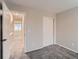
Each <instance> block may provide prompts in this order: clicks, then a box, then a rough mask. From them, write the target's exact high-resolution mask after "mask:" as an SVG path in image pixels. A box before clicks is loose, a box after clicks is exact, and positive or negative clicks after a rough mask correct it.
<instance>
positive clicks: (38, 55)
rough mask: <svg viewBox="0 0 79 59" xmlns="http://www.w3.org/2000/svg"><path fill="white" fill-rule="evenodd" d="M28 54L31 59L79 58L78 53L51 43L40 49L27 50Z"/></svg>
mask: <svg viewBox="0 0 79 59" xmlns="http://www.w3.org/2000/svg"><path fill="white" fill-rule="evenodd" d="M26 54H27V55H28V56H29V57H30V59H78V53H75V52H73V51H70V50H68V49H66V48H63V47H61V46H59V45H50V46H47V47H44V48H42V49H39V50H35V51H31V52H27V53H26ZM26 59H27V58H26Z"/></svg>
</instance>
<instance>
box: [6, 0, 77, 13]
mask: <svg viewBox="0 0 79 59" xmlns="http://www.w3.org/2000/svg"><path fill="white" fill-rule="evenodd" d="M7 1H8V2H11V3H15V4H18V5H22V6H26V7H31V8H35V9H39V10H43V11H48V12H52V13H58V12H61V11H64V10H67V9H70V8H73V7H76V6H77V4H78V1H77V0H7Z"/></svg>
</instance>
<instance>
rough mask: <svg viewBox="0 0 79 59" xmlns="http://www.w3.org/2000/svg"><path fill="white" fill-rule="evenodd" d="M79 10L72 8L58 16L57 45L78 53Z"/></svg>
mask: <svg viewBox="0 0 79 59" xmlns="http://www.w3.org/2000/svg"><path fill="white" fill-rule="evenodd" d="M77 13H78V10H77V7H76V8H72V9H70V10H67V11H64V12H61V13H59V14H57V15H56V43H57V44H59V45H62V46H64V47H65V48H68V49H70V50H73V51H75V52H78V37H77V36H78V30H77V29H78V27H77V25H78V14H77Z"/></svg>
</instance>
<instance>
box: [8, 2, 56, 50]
mask: <svg viewBox="0 0 79 59" xmlns="http://www.w3.org/2000/svg"><path fill="white" fill-rule="evenodd" d="M7 5H8V7H9V8H10V9H11V10H17V11H21V12H24V13H25V14H26V15H25V51H32V50H36V49H40V48H42V47H44V45H43V17H44V16H46V17H52V18H53V17H55V16H53V15H52V14H51V13H47V12H44V11H40V10H35V9H31V8H25V7H22V6H20V5H19V6H18V5H16V4H15V5H14V4H10V5H9V3H8V4H7ZM52 31H53V30H52ZM52 41H53V39H52Z"/></svg>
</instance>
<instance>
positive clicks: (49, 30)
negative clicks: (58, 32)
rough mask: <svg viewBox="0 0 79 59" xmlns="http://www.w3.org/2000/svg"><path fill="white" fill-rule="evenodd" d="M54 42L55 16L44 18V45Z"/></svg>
mask: <svg viewBox="0 0 79 59" xmlns="http://www.w3.org/2000/svg"><path fill="white" fill-rule="evenodd" d="M52 44H53V18H52V17H44V18H43V47H45V46H48V45H52Z"/></svg>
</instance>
